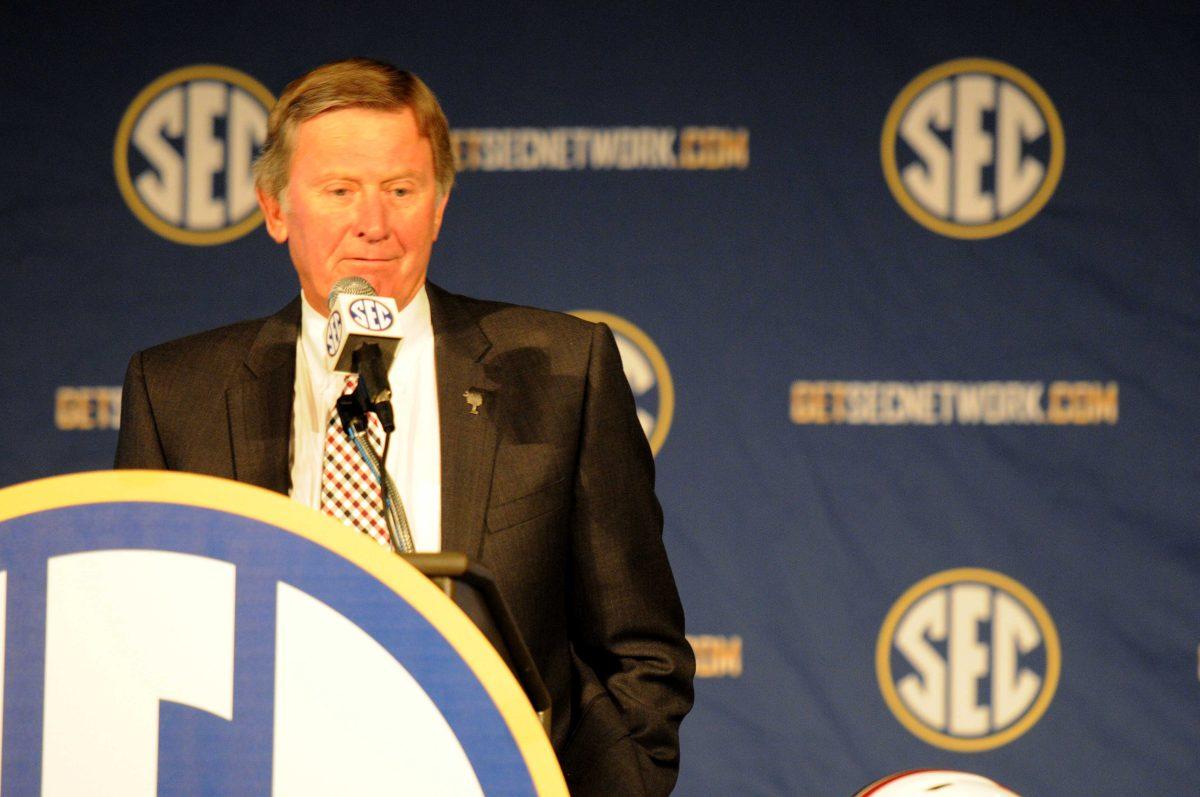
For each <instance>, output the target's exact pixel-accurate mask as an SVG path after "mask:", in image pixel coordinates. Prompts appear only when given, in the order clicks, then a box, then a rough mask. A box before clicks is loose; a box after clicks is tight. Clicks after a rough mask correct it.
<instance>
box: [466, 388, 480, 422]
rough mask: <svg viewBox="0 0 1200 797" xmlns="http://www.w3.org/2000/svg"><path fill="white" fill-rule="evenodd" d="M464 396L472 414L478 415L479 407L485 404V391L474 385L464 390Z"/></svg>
mask: <svg viewBox="0 0 1200 797" xmlns="http://www.w3.org/2000/svg"><path fill="white" fill-rule="evenodd" d="M463 398H465V399H466V400H467V406H469V407H470V408H471V414H472V415H478V414H479V408H480V407H482V406H483V393H482V392H480V391H479V390H477V389H476V388H473V387H472V388H469V389H467V390H464V391H463Z"/></svg>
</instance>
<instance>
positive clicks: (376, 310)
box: [349, 299, 392, 332]
mask: <svg viewBox="0 0 1200 797" xmlns="http://www.w3.org/2000/svg"><path fill="white" fill-rule="evenodd" d="M349 312H350V318H351V319H353V320H354V323H356V324H358V325H359V326H360V327H363V328H365V329H369V330H371V331H372V332H382V331H383V330H385V329H387V328H388V327H390V326H391V325H392V311H391V310H389V309H388V307H387V305H386V304H384V303H383V302H377V301H375V300H374V299H355V300H354V301H353V302H351V303H350V310H349Z"/></svg>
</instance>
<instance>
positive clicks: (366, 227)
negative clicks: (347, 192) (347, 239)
mask: <svg viewBox="0 0 1200 797" xmlns="http://www.w3.org/2000/svg"><path fill="white" fill-rule="evenodd" d="M356 235H357V237H359V238H365V239H367V240H368V241H372V242H373V241H382V240H383V239H384V238H387V236H388V225H387V208H386V207H385V205H384V197H383V193H382V192H381V191H365V192H364V193H363V194H362V198H361V201H360V203H359V208H358V230H357V231H356Z"/></svg>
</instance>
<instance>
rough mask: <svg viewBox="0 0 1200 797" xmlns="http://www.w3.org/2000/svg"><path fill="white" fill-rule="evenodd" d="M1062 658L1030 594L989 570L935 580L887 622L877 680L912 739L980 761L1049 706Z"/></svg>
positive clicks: (917, 589)
mask: <svg viewBox="0 0 1200 797" xmlns="http://www.w3.org/2000/svg"><path fill="white" fill-rule="evenodd" d="M1061 666H1062V653H1061V648H1060V645H1059V640H1058V631H1057V630H1056V629H1055V627H1054V621H1053V620H1051V618H1050V614H1049V613H1048V612H1047V611H1046V608H1045V607H1044V606H1043V605H1042V603H1041V601H1039V600H1038V599H1037V597H1035V596H1034V594H1033V593H1032V592H1030V591H1029V590H1028V589H1026V588H1025V587H1024V586H1022V585H1021V584H1019V583H1018V582H1016V581H1014V580H1013V579H1011V578H1009V577H1008V576H1005V575H1003V574H1001V573H997V572H994V571H992V570H982V569H979V568H958V569H954V570H945V571H943V572H941V573H935V574H934V575H932V576H929V577H928V578H925V579H923V580H921V581H920V582H918V583H917V584H915V585H913V586H912V587H911V588H910V589H908V590H907V591H906V592H905V593H904V594H903V595H902V596H901V597H900V599H899V600H898V601H896V603H895V605H893V606H892V608H891V611H889V612H888V614H887V618H886V619H885V620H884V622H883V627H882V628H881V629H880V631H879V639H878V640H877V641H876V644H875V674H876V677H877V678H878V680H879V688H880V690H881V691H882V692H883V698H884V701H885V702H886V703H887V706H888V708H889V709H891V711H892V713H893V714H894V715H895V716H896V719H898V720H899V721H900V723H901V724H902V725H903V726H904V727H905V728H907V729H908V730H909V731H910V732H911V733H912V734H913V735H914V736H916V737H918V738H919V739H922V740H924V741H925V742H928V743H929V744H931V745H934V746H936V747H941V748H944V749H946V750H953V751H955V752H958V753H976V752H981V751H983V750H991V749H994V748H996V747H1000V746H1002V745H1005V744H1008V743H1009V742H1011V741H1013V740H1014V739H1016V738H1018V737H1019V736H1021V735H1022V734H1024V733H1025V732H1026V731H1028V730H1029V729H1030V728H1032V727H1033V726H1034V725H1035V724H1036V723H1037V722H1038V720H1039V719H1041V717H1042V715H1043V714H1044V713H1045V712H1046V709H1047V708H1048V707H1049V705H1050V701H1051V700H1053V699H1054V692H1055V690H1056V689H1057V688H1058V677H1059V672H1060V670H1061Z"/></svg>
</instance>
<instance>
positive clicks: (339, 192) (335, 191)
mask: <svg viewBox="0 0 1200 797" xmlns="http://www.w3.org/2000/svg"><path fill="white" fill-rule="evenodd" d="M329 193H330V194H332V195H333V196H348V195H349V194H350V189H349V188H330V189H329Z"/></svg>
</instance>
